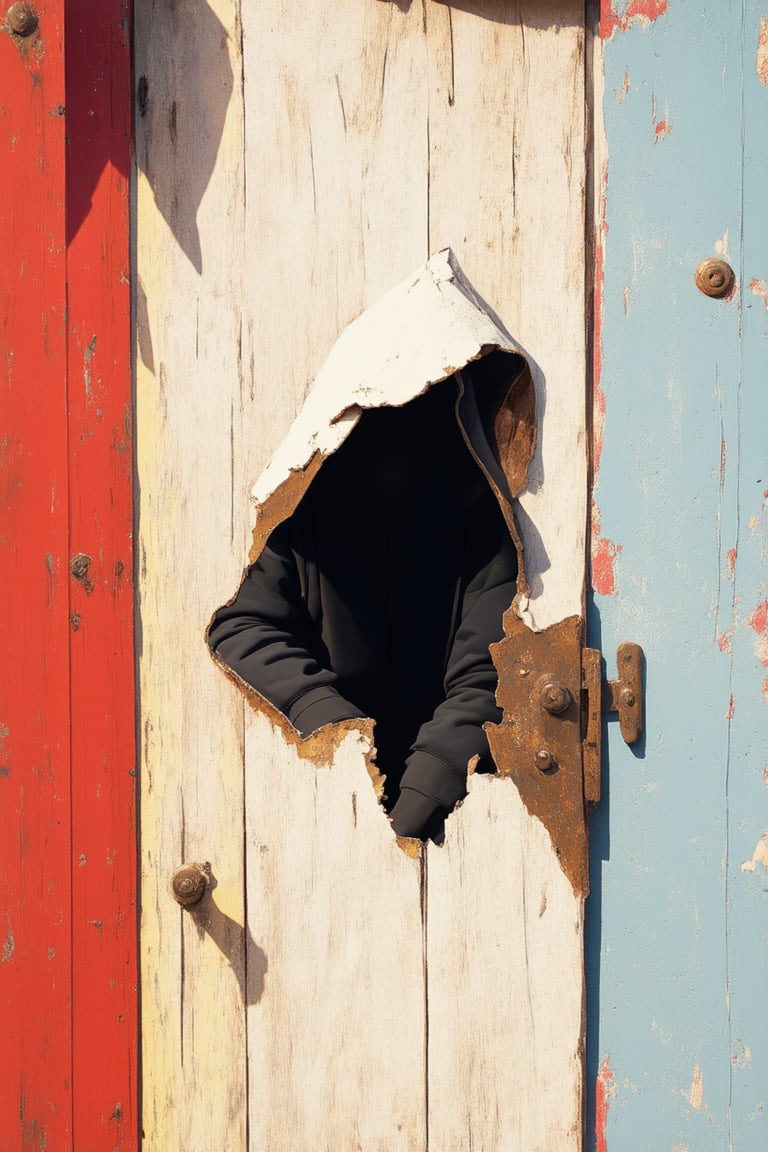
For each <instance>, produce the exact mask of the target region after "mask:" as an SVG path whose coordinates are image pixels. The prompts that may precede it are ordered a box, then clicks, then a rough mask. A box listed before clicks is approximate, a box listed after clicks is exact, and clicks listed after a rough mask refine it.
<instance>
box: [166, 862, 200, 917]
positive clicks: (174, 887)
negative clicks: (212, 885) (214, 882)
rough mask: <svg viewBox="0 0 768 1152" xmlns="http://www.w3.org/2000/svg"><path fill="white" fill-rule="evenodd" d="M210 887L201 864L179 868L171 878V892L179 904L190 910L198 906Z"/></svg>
mask: <svg viewBox="0 0 768 1152" xmlns="http://www.w3.org/2000/svg"><path fill="white" fill-rule="evenodd" d="M207 886H208V876H207V874H206V872H205V869H203V868H201V867H200V865H199V864H185V865H184V866H183V867H182V868H177V869H176V871H175V872H174V874H173V877H172V878H171V892H172V894H173V898H174V900H175V901H176V902H177V904H180V905H181V906H182V908H189V907H190V906H191V905H192V904H197V903H198V902H199V901H200V900H201V899H202V897H203V894H204V892H205V889H206V888H207Z"/></svg>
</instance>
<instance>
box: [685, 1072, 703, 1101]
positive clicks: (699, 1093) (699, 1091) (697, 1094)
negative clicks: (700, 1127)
mask: <svg viewBox="0 0 768 1152" xmlns="http://www.w3.org/2000/svg"><path fill="white" fill-rule="evenodd" d="M685 1096H686V1099H687V1101H688V1103H689V1104H690V1106H691V1108H695V1109H696V1111H697V1112H700V1111H701V1108H702V1105H703V1104H704V1077H703V1076H702V1074H701V1064H699V1063H698V1061H697V1062H696V1064H694V1066H693V1081H692V1083H691V1090H690V1092H688V1093H686V1094H685Z"/></svg>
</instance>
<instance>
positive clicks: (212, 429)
mask: <svg viewBox="0 0 768 1152" xmlns="http://www.w3.org/2000/svg"><path fill="white" fill-rule="evenodd" d="M239 43H240V35H239V26H238V23H237V5H235V4H234V3H228V2H224V0H222V2H220V3H217V4H214V5H212V6H209V5H207V4H206V5H202V4H201V5H196V6H194V8H190V7H189V6H183V7H179V6H169V5H166V4H162V3H139V4H137V5H136V77H137V101H138V112H137V123H136V130H137V161H138V166H139V180H138V206H137V276H138V287H137V296H138V298H137V318H138V324H139V332H138V344H139V348H138V351H139V362H138V366H137V467H138V472H139V479H140V495H141V498H140V504H139V550H140V552H139V556H140V560H139V577H140V583H139V590H140V603H141V629H142V631H141V647H140V691H141V708H142V713H141V731H142V740H143V747H142V762H141V776H142V878H143V897H142V902H143V914H142V1029H143V1069H144V1076H143V1100H144V1118H143V1123H144V1130H145V1134H146V1135H145V1143H146V1147H147V1148H149V1149H153V1150H156V1152H177V1150H178V1152H182V1150H184V1152H209V1150H210V1149H212V1148H215V1147H228V1148H243V1147H244V1146H245V1131H246V1105H245V1079H246V1056H245V1005H244V1000H245V987H246V976H245V951H244V934H243V925H244V889H243V820H242V812H243V777H242V772H243V769H242V753H241V735H240V730H241V723H242V722H241V704H240V701H239V700H238V699H237V698H236V697H235V696H234V694H233V693H232V692H231V690H230V689H229V687H228V685H227V684H226V683H225V682H224V680H223V678H222V677H221V676H220V674H219V673H218V672H217V670H216V669H215V668H214V667H213V665H212V664H211V662H210V660H209V659H208V657H207V654H206V650H205V644H204V639H203V635H204V631H205V626H206V623H207V621H208V618H209V616H210V613H211V610H212V607H213V606H215V604H216V603H218V602H220V599H221V595H222V590H223V589H224V588H225V587H227V586H230V583H234V581H235V580H236V573H237V570H238V568H239V566H240V561H239V559H238V560H235V559H234V557H233V556H232V555H231V553H232V551H233V549H232V541H233V536H235V535H236V538H237V541H238V543H239V541H240V540H241V539H242V536H243V535H244V533H245V523H244V519H245V516H246V514H247V509H246V508H244V507H243V506H242V504H241V501H240V500H239V499H237V501H236V506H235V507H234V508H233V496H232V492H233V486H234V489H235V492H236V493H237V495H238V497H239V494H240V493H241V492H242V491H243V490H244V489H245V487H246V484H247V481H246V478H245V476H243V475H241V474H240V473H239V472H238V473H235V474H234V475H233V471H232V469H233V463H232V459H231V449H230V446H231V442H232V435H233V412H237V410H238V408H239V389H240V376H239V358H238V356H239V344H240V275H241V267H242V265H241V253H242V236H243V223H242V201H243V179H242V137H243V122H242V105H241V101H240V91H241V80H240V53H239ZM187 860H203V861H205V860H208V861H210V862H211V865H212V870H213V875H214V882H215V887H214V888H213V890H212V892H211V893H210V894H209V895H208V896H207V897H206V898H205V901H206V902H205V904H204V905H203V906H202V907H201V909H200V911H199V912H198V913H196V914H195V917H194V918H193V917H192V916H191V915H189V914H188V913H186V912H182V911H180V909H179V908H178V906H177V905H176V904H175V903H174V902H173V900H172V899H171V897H170V894H169V891H168V885H169V881H170V877H171V874H172V872H173V870H174V869H175V868H176V867H178V866H179V865H180V864H182V863H184V862H185V861H187Z"/></svg>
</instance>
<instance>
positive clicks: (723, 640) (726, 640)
mask: <svg viewBox="0 0 768 1152" xmlns="http://www.w3.org/2000/svg"><path fill="white" fill-rule="evenodd" d="M732 640H733V629H729V630H728V631H727V632H718V634H717V646H718V648H719V649H720V651H721V652H730V651H731V641H732Z"/></svg>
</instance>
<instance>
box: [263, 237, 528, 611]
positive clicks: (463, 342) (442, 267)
mask: <svg viewBox="0 0 768 1152" xmlns="http://www.w3.org/2000/svg"><path fill="white" fill-rule="evenodd" d="M451 376H454V377H455V378H456V384H457V390H456V397H457V398H456V404H455V417H456V421H457V423H458V426H459V429H460V431H461V434H462V436H463V438H464V440H465V443H466V444H467V447H468V448H469V450H470V452H471V454H472V456H473V457H474V459H475V462H476V463H477V464H478V466H479V467H480V469H481V471H482V473H483V475H484V476H485V478H486V480H487V482H488V484H489V485H490V487H491V488H492V490H493V492H494V494H495V496H496V498H497V500H498V502H499V505H500V507H501V510H502V513H503V515H504V519H505V522H506V524H507V527H508V529H509V532H510V535H511V536H512V539H513V540H514V543H515V547H516V549H517V553H518V599H519V598H521V597H525V598H527V596H528V594H529V591H528V585H527V580H526V577H525V564H524V555H523V543H522V540H521V537H520V534H519V531H518V527H517V523H516V520H515V514H514V500H515V497H516V496H518V495H519V494H520V492H521V491H522V490H523V488H524V486H525V482H526V477H527V472H528V466H529V463H530V460H531V457H532V455H533V452H534V449H535V446H536V419H535V406H534V390H533V382H532V379H531V373H530V369H529V366H528V362H527V360H526V358H525V356H524V354H523V352H522V350H521V349H520V347H519V345H518V344H517V343H516V342H515V341H514V340H513V338H512V337H511V336H510V335H509V333H508V332H507V331H506V329H505V328H504V327H503V325H502V324H501V322H500V321H499V320H498V319H497V317H496V316H495V315H494V314H493V312H492V311H491V309H490V308H489V307H488V306H487V305H486V304H485V303H484V302H483V301H482V300H481V298H480V297H479V296H478V294H477V293H476V292H475V290H474V288H473V287H472V286H471V284H470V283H469V281H468V280H467V278H466V277H465V276H464V274H463V272H462V271H461V268H460V267H459V265H458V262H457V260H456V258H455V256H454V255H453V253H452V252H451V251H450V249H444V250H443V251H441V252H438V253H437V254H436V255H434V256H433V257H432V258H431V259H430V260H429V261H428V262H427V263H426V264H425V265H424V266H423V267H422V268H420V269H418V270H417V271H416V272H414V273H413V274H412V275H411V276H409V277H407V278H406V279H405V280H403V281H402V283H401V284H399V285H397V287H395V288H393V289H392V290H391V291H390V292H389V293H387V295H386V296H384V297H382V298H381V299H380V300H379V301H378V302H377V303H376V304H374V305H373V306H372V307H370V308H369V309H368V310H367V311H366V312H364V313H363V314H362V315H361V316H359V317H358V318H357V319H356V320H355V321H353V322H352V323H351V324H350V325H349V326H348V327H347V328H346V329H345V330H344V331H343V332H342V333H341V335H340V336H339V338H338V340H337V341H336V343H335V344H334V346H333V348H332V349H331V352H330V354H329V356H328V358H327V359H326V361H325V363H324V364H323V367H322V368H321V370H320V372H319V373H318V375H317V377H316V379H315V381H314V383H313V384H312V387H311V388H310V390H309V392H308V394H307V398H306V400H305V402H304V404H303V406H302V408H301V410H300V412H299V414H298V415H297V417H296V419H295V420H294V422H293V424H292V425H291V428H290V429H289V431H288V434H287V435H286V437H285V439H284V440H283V442H282V444H281V445H280V447H279V448H278V449H277V451H276V452H275V454H274V456H273V457H272V459H271V461H270V463H269V465H268V466H267V468H266V469H265V471H264V472H263V473H262V475H261V477H260V478H259V480H258V481H257V482H256V484H255V486H254V488H253V491H252V498H253V501H254V504H255V506H256V522H255V527H254V534H253V547H252V549H251V554H250V560H251V563H253V562H254V561H255V560H256V559H257V558H258V556H259V555H260V554H261V551H262V550H263V547H264V544H265V543H266V541H267V538H268V537H269V535H270V533H271V532H272V530H273V529H274V528H275V527H277V525H278V524H280V523H281V522H282V521H283V520H285V519H287V518H288V517H289V516H291V515H292V514H293V512H294V511H295V509H296V507H297V506H298V504H299V503H300V501H301V499H302V497H303V496H304V494H305V493H306V491H307V489H308V488H309V486H310V484H311V483H312V481H313V479H314V478H315V476H316V475H317V473H318V471H319V470H320V468H321V467H322V465H323V463H324V461H325V460H327V459H328V457H330V456H332V455H333V454H334V453H335V452H336V451H337V449H338V448H339V447H340V446H341V445H342V444H343V443H344V441H345V440H346V439H347V437H348V436H349V434H350V432H351V431H352V429H353V428H355V426H356V425H357V424H358V422H359V421H360V418H361V415H362V413H363V412H364V411H366V410H368V409H373V408H382V409H386V408H392V409H399V408H402V407H403V406H404V405H406V404H409V403H410V401H412V400H415V399H416V398H417V397H419V396H422V395H423V394H424V393H426V392H428V391H429V389H430V388H431V387H432V386H433V385H435V384H438V383H440V382H441V381H443V380H446V379H447V378H448V377H451ZM382 415H383V413H382ZM393 417H394V418H393V419H392V421H391V423H392V429H393V436H396V435H397V434H398V431H399V430H401V429H403V428H404V427H405V425H404V424H403V422H399V421H398V420H397V418H396V414H394V413H393ZM396 459H397V453H396V451H394V452H393V456H392V462H396ZM392 462H389V461H387V462H385V463H384V466H385V467H390V464H391V465H392V466H391V476H390V479H391V481H394V478H395V477H394V471H395V469H396V464H395V463H392ZM378 466H379V467H381V466H382V465H381V464H379V465H378Z"/></svg>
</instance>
